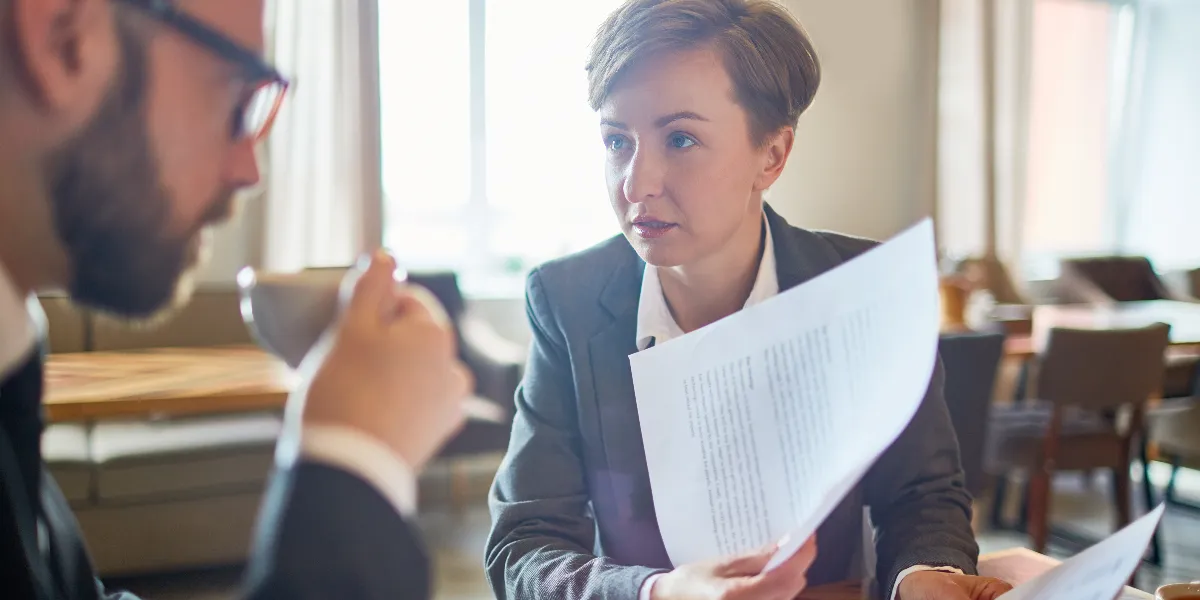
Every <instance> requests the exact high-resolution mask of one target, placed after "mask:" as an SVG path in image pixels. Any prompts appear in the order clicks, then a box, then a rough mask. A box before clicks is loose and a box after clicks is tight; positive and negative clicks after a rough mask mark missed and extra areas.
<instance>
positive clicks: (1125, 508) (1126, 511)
mask: <svg viewBox="0 0 1200 600" xmlns="http://www.w3.org/2000/svg"><path fill="white" fill-rule="evenodd" d="M1112 475H1113V480H1112V485H1113V502H1114V504H1115V505H1116V507H1117V529H1120V528H1122V527H1124V526H1126V525H1128V524H1130V523H1132V522H1133V518H1132V514H1133V513H1132V511H1131V510H1130V506H1129V501H1130V498H1129V486H1130V481H1129V466H1128V463H1126V467H1125V468H1124V469H1120V468H1117V469H1113V473H1112Z"/></svg>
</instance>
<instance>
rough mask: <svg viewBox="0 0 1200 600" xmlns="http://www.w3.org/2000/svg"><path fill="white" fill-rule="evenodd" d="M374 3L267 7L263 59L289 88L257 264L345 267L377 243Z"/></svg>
mask: <svg viewBox="0 0 1200 600" xmlns="http://www.w3.org/2000/svg"><path fill="white" fill-rule="evenodd" d="M377 13H378V0H303V1H300V0H283V1H280V0H275V1H272V2H269V3H268V6H267V29H268V55H269V56H270V57H271V59H272V60H273V61H274V63H275V65H276V66H277V67H278V69H279V70H280V72H282V73H284V74H285V75H286V76H288V77H290V78H291V79H292V80H293V86H292V90H291V92H290V94H291V96H290V97H289V98H288V99H287V100H286V102H285V103H284V107H283V110H282V111H281V112H280V114H279V118H278V120H277V121H276V124H275V129H274V131H273V133H272V134H271V137H270V139H269V142H268V147H267V156H268V159H267V161H266V165H267V168H266V170H265V173H264V179H265V181H266V198H265V200H264V202H265V206H264V207H263V236H262V240H263V247H262V248H261V253H262V255H261V263H262V265H261V266H263V267H265V268H267V269H272V270H295V269H301V268H304V267H310V266H332V265H346V264H350V263H352V262H353V261H354V260H355V259H356V258H357V256H358V255H359V254H360V253H362V252H364V251H366V250H370V249H372V248H375V247H378V246H379V245H380V241H381V235H382V234H381V224H380V212H381V205H382V191H381V184H380V166H379V165H380V158H379V155H380V151H379V146H380V142H379V38H378V28H377V22H378V16H377Z"/></svg>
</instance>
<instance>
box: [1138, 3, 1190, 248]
mask: <svg viewBox="0 0 1200 600" xmlns="http://www.w3.org/2000/svg"><path fill="white" fill-rule="evenodd" d="M1139 8H1140V10H1139V12H1138V15H1137V23H1138V24H1137V35H1136V36H1135V37H1136V40H1137V42H1136V45H1135V52H1134V69H1133V73H1134V76H1133V77H1132V78H1131V84H1132V85H1131V90H1132V91H1133V92H1134V93H1133V94H1131V96H1130V98H1129V108H1128V111H1129V113H1130V118H1129V122H1130V125H1131V126H1130V127H1129V130H1130V131H1131V135H1130V136H1128V138H1127V139H1128V146H1129V151H1127V152H1125V160H1124V161H1123V163H1122V165H1121V173H1120V175H1121V179H1120V181H1121V182H1122V185H1121V187H1120V188H1119V190H1120V194H1121V195H1122V196H1123V199H1124V202H1123V203H1122V204H1123V213H1122V214H1121V216H1120V218H1119V219H1118V220H1117V222H1118V240H1119V247H1118V249H1119V250H1121V251H1124V252H1128V253H1131V254H1143V255H1146V256H1149V257H1150V258H1151V259H1152V260H1153V261H1154V265H1155V267H1158V268H1159V269H1190V268H1195V267H1197V266H1200V241H1197V236H1196V228H1197V226H1198V224H1200V66H1198V65H1200V35H1197V34H1198V32H1200V2H1195V1H1193V0H1144V1H1143V2H1142V3H1141V6H1140V7H1139Z"/></svg>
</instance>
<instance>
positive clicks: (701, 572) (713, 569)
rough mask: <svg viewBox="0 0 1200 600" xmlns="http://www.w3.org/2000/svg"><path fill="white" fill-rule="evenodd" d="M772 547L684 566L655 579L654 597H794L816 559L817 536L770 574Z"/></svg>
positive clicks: (720, 599)
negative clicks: (766, 567)
mask: <svg viewBox="0 0 1200 600" xmlns="http://www.w3.org/2000/svg"><path fill="white" fill-rule="evenodd" d="M774 553H775V547H774V546H772V547H771V548H770V549H769V550H764V551H761V552H756V553H754V554H747V555H744V556H736V557H733V558H729V559H724V560H720V561H713V562H706V563H696V564H690V565H684V566H682V567H679V568H677V569H675V570H674V571H671V572H670V573H667V574H666V575H663V576H662V578H660V579H659V580H658V581H656V582H654V588H653V589H652V590H651V591H650V598H651V600H741V599H754V600H759V599H762V600H791V599H792V598H795V597H796V596H797V595H798V594H799V593H800V592H802V591H804V588H805V586H806V585H807V584H808V579H807V575H806V574H807V572H808V568H809V567H810V566H811V565H812V563H813V560H815V559H816V558H817V541H816V536H814V537H813V538H811V539H809V540H808V543H807V544H805V545H804V547H803V548H801V549H800V551H799V552H797V553H796V554H795V555H794V556H792V557H791V558H789V559H788V560H787V562H785V563H783V564H781V565H779V566H778V567H776V568H775V569H773V570H771V571H770V572H768V573H763V572H762V570H763V567H765V566H767V561H769V560H770V559H771V555H772V554H774Z"/></svg>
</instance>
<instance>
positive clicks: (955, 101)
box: [937, 0, 1034, 258]
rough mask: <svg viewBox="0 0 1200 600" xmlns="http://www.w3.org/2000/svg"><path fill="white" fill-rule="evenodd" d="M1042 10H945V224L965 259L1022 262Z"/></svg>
mask: <svg viewBox="0 0 1200 600" xmlns="http://www.w3.org/2000/svg"><path fill="white" fill-rule="evenodd" d="M1033 2H1034V0H983V1H982V2H981V1H979V0H942V6H941V11H942V13H941V18H942V23H941V44H940V57H939V62H940V65H939V84H938V87H939V92H938V200H937V221H938V235H939V245H940V247H941V249H942V250H943V251H944V252H945V253H947V254H949V255H956V256H963V255H987V256H999V257H1006V258H1007V257H1016V256H1019V255H1020V253H1021V242H1022V239H1021V227H1020V223H1021V222H1022V221H1023V216H1024V215H1023V211H1022V207H1023V206H1024V198H1025V192H1026V186H1025V183H1026V177H1027V173H1026V165H1027V163H1026V162H1025V161H1024V160H1023V157H1024V156H1025V155H1026V151H1027V149H1028V122H1029V110H1028V108H1029V91H1030V90H1029V87H1030V85H1029V84H1030V72H1031V67H1030V54H1031V49H1032V48H1031V45H1032V44H1031V34H1032V23H1033V19H1032V15H1033Z"/></svg>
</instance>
